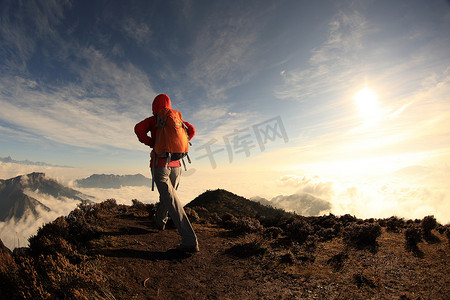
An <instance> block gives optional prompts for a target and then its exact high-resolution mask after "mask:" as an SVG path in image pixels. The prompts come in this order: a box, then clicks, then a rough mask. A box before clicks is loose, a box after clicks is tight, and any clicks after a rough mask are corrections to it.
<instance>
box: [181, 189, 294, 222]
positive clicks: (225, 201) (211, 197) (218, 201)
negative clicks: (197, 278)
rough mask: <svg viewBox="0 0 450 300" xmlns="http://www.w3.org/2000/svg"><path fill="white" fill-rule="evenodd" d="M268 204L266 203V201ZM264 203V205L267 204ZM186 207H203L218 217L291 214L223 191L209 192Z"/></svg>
mask: <svg viewBox="0 0 450 300" xmlns="http://www.w3.org/2000/svg"><path fill="white" fill-rule="evenodd" d="M267 202H268V201H267ZM267 202H266V203H267ZM186 206H187V207H190V208H194V207H196V206H200V207H204V208H206V209H207V210H209V211H211V212H215V213H217V214H218V215H219V216H221V215H224V214H225V213H230V214H232V215H234V216H236V217H243V216H246V217H251V218H256V217H259V216H261V217H274V216H276V217H280V218H281V217H288V216H290V215H291V214H289V213H287V212H286V211H284V210H282V209H277V208H274V207H271V206H268V205H263V204H261V203H258V202H255V201H252V200H248V199H246V198H244V197H242V196H238V195H236V194H233V193H231V192H228V191H226V190H223V189H217V190H209V191H206V192H204V193H203V194H201V195H199V196H198V197H196V198H195V199H194V200H192V201H191V202H190V203H188V204H187V205H186Z"/></svg>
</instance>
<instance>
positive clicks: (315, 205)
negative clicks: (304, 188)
mask: <svg viewBox="0 0 450 300" xmlns="http://www.w3.org/2000/svg"><path fill="white" fill-rule="evenodd" d="M250 200H253V201H256V202H259V203H261V204H263V205H270V206H273V207H276V208H279V209H283V210H286V211H294V212H295V213H297V214H299V215H302V216H318V215H320V214H323V213H324V212H327V211H329V210H330V209H331V203H330V202H329V201H327V200H324V199H321V198H318V197H315V196H313V195H311V194H308V193H299V194H293V195H289V196H281V195H280V196H277V197H274V198H272V199H271V200H270V201H269V200H267V199H265V198H261V197H253V198H251V199H250Z"/></svg>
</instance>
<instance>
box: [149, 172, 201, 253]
mask: <svg viewBox="0 0 450 300" xmlns="http://www.w3.org/2000/svg"><path fill="white" fill-rule="evenodd" d="M152 173H153V174H152V176H153V179H154V181H155V184H156V187H157V188H158V192H159V205H158V209H157V211H156V222H157V223H158V224H159V225H162V224H165V223H166V222H167V219H168V216H170V217H171V218H172V220H173V222H174V224H175V226H176V227H177V229H178V233H179V234H180V235H181V243H182V244H183V245H187V246H193V245H197V236H196V235H195V232H194V229H193V228H192V225H191V223H190V222H189V219H188V217H187V216H186V213H185V211H184V209H183V206H182V205H181V203H180V200H179V199H178V195H177V192H176V190H175V188H176V187H177V185H178V181H179V177H180V175H181V168H180V167H159V168H153V169H152Z"/></svg>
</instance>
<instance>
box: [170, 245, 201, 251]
mask: <svg viewBox="0 0 450 300" xmlns="http://www.w3.org/2000/svg"><path fill="white" fill-rule="evenodd" d="M175 250H177V251H180V252H192V253H193V252H199V251H200V249H199V248H198V244H195V245H183V244H179V245H178V246H177V247H176V248H175Z"/></svg>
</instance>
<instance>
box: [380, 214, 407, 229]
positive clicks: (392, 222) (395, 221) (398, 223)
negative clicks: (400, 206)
mask: <svg viewBox="0 0 450 300" xmlns="http://www.w3.org/2000/svg"><path fill="white" fill-rule="evenodd" d="M385 224H386V231H390V232H401V231H402V229H403V228H404V227H405V220H403V218H398V217H395V216H392V217H390V218H388V219H387V220H386V222H385Z"/></svg>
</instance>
